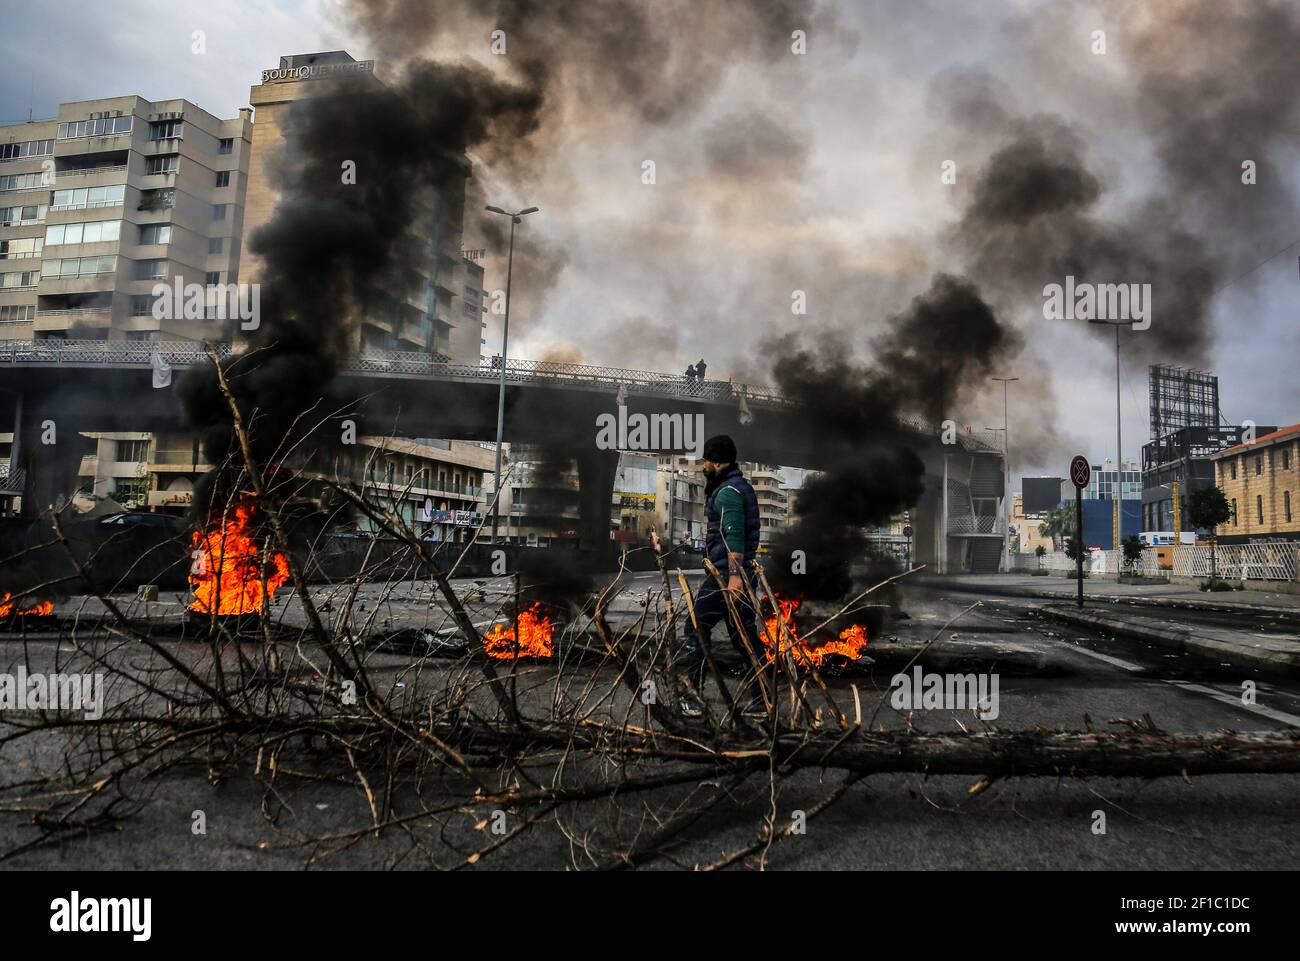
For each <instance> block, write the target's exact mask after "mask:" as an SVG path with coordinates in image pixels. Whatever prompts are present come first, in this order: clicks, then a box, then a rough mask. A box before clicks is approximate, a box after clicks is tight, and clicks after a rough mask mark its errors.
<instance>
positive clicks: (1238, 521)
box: [1210, 424, 1300, 543]
mask: <svg viewBox="0 0 1300 961" xmlns="http://www.w3.org/2000/svg"><path fill="white" fill-rule="evenodd" d="M1210 460H1211V462H1213V464H1214V473H1215V483H1216V484H1217V485H1218V487H1219V489H1220V490H1222V491H1223V493H1224V495H1225V496H1226V497H1227V499H1228V504H1229V506H1230V507H1231V508H1232V519H1231V520H1229V521H1228V523H1226V524H1223V525H1221V526H1220V527H1219V529H1218V536H1219V540H1221V541H1224V542H1227V543H1232V542H1234V541H1236V542H1248V541H1253V540H1300V424H1292V425H1291V426H1290V427H1283V428H1282V429H1280V430H1276V431H1273V432H1271V433H1268V434H1264V435H1261V436H1257V437H1256V438H1255V440H1254V441H1252V442H1251V443H1247V444H1238V445H1236V446H1234V447H1229V448H1227V449H1225V450H1222V451H1219V452H1218V453H1215V454H1211V455H1210Z"/></svg>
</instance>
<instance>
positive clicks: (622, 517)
mask: <svg viewBox="0 0 1300 961" xmlns="http://www.w3.org/2000/svg"><path fill="white" fill-rule="evenodd" d="M658 474H659V459H658V458H657V457H655V456H654V455H653V454H640V453H631V452H627V451H624V452H623V453H620V454H619V455H618V472H617V473H616V474H615V475H614V498H613V502H612V504H611V505H610V506H611V511H610V527H611V529H612V530H613V537H614V540H616V541H620V542H622V543H624V544H628V545H646V544H649V542H650V532H651V531H652V530H657V529H658V526H657V523H658V522H657V521H656V514H655V500H656V496H657V494H658V485H659V480H658Z"/></svg>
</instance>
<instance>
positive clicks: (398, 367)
mask: <svg viewBox="0 0 1300 961" xmlns="http://www.w3.org/2000/svg"><path fill="white" fill-rule="evenodd" d="M214 346H215V348H216V350H217V353H218V354H219V355H220V356H222V357H230V356H232V355H233V354H234V353H235V351H233V350H232V348H231V346H230V345H229V344H217V345H214ZM155 353H157V354H158V356H160V357H161V358H162V359H163V360H164V361H165V362H166V363H167V364H168V365H170V366H171V367H189V366H192V365H194V364H198V363H203V362H205V361H206V360H207V356H208V355H207V351H206V349H205V348H204V346H203V345H202V344H200V343H196V342H193V341H135V340H117V341H105V340H64V339H58V338H49V339H44V340H10V341H3V342H0V365H5V364H9V365H23V366H40V365H47V364H49V365H58V366H69V367H96V366H101V365H102V366H107V367H140V368H147V367H149V366H150V364H151V363H152V360H153V356H154V354H155ZM340 371H341V372H343V373H356V374H372V375H375V376H379V377H383V376H407V377H410V376H417V377H418V376H424V377H438V378H442V379H453V380H455V379H461V380H489V381H490V380H497V379H499V378H500V376H501V364H500V361H499V360H497V359H495V358H486V357H485V358H483V359H482V360H481V361H480V362H479V363H478V364H453V363H450V362H448V361H446V360H444V359H441V358H439V357H437V356H434V355H431V354H426V353H421V352H419V351H397V350H394V351H366V352H364V353H360V354H355V355H352V356H350V357H348V358H347V359H345V360H344V361H343V363H342V364H341V365H340ZM506 382H507V383H512V384H527V383H533V384H548V385H551V386H567V385H572V386H574V387H587V388H601V389H610V390H615V391H617V390H618V389H619V388H620V387H626V388H627V389H628V390H629V391H631V392H635V393H642V394H646V393H651V394H664V395H672V396H678V397H694V398H699V399H702V400H723V401H726V400H735V401H737V402H739V399H740V397H742V396H743V397H744V398H745V399H746V401H747V402H751V401H752V402H755V403H760V404H785V403H786V401H785V399H784V398H783V397H782V396H781V395H780V394H779V393H777V392H776V391H773V390H771V389H769V388H767V387H756V386H752V385H749V384H733V383H731V382H730V381H723V380H709V381H687V380H686V378H685V377H683V376H682V375H680V374H664V373H659V372H657V371H648V370H635V369H633V368H628V367H598V366H594V365H591V364H564V363H557V362H554V361H543V360H512V361H510V362H509V363H508V364H507V365H506Z"/></svg>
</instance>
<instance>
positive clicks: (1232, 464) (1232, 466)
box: [1228, 458, 1237, 480]
mask: <svg viewBox="0 0 1300 961" xmlns="http://www.w3.org/2000/svg"><path fill="white" fill-rule="evenodd" d="M1228 469H1229V470H1230V471H1232V479H1233V480H1236V479H1237V461H1236V458H1233V459H1232V460H1230V461H1228Z"/></svg>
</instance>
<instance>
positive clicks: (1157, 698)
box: [0, 574, 1300, 870]
mask: <svg viewBox="0 0 1300 961" xmlns="http://www.w3.org/2000/svg"><path fill="white" fill-rule="evenodd" d="M470 583H471V582H464V583H461V584H459V585H458V587H460V588H467V587H469V586H470ZM659 583H660V582H659V580H658V575H648V574H640V575H628V576H626V578H625V582H624V593H623V596H622V597H621V598H620V600H619V601H618V602H617V604H616V605H615V611H616V616H617V617H619V618H629V617H632V616H634V615H635V613H636V612H637V610H638V598H639V597H640V596H643V595H644V592H645V590H646V589H647V588H650V589H657V588H658V586H659ZM481 586H482V588H483V589H484V600H483V601H482V602H481V603H478V604H477V606H476V613H475V615H474V616H475V618H476V623H479V624H485V623H487V622H490V619H491V613H492V608H493V604H494V602H495V600H496V598H497V596H498V593H499V592H500V591H504V590H508V584H507V583H506V582H505V581H504V579H501V580H499V581H495V582H488V583H486V584H483V585H481ZM900 598H901V607H902V610H903V611H905V612H906V613H907V615H908V616H907V617H906V618H905V619H900V620H897V621H894V622H892V623H891V624H889V625H888V626H887V627H886V628H885V631H884V635H883V636H881V637H878V638H873V642H872V643H873V645H887V644H891V643H893V644H901V645H909V644H910V645H918V644H923V643H925V642H926V641H929V640H930V639H931V638H935V637H938V638H939V640H937V641H935V642H934V647H933V648H931V651H932V652H934V651H942V650H943V649H945V648H946V649H948V650H961V651H967V652H968V651H971V650H975V651H977V652H979V657H981V658H983V659H985V661H986V663H987V664H988V665H990V666H991V667H990V669H992V670H998V665H1005V666H1006V669H1005V670H1004V671H1003V674H1002V676H1001V680H1000V690H999V696H1000V703H999V716H998V717H997V719H996V720H995V721H993V722H992V723H994V724H995V725H996V726H997V727H998V728H999V729H1003V730H1016V729H1029V728H1032V727H1033V726H1034V725H1041V726H1043V727H1046V728H1062V729H1070V730H1082V729H1084V727H1085V725H1086V724H1091V725H1092V726H1093V727H1094V728H1095V729H1106V728H1107V727H1108V726H1111V725H1112V722H1114V721H1116V720H1118V719H1125V718H1126V719H1138V718H1141V717H1142V716H1143V715H1149V716H1150V717H1151V719H1152V720H1153V721H1154V722H1155V723H1156V725H1157V726H1158V727H1160V728H1161V729H1164V730H1168V731H1205V730H1217V729H1233V730H1238V731H1241V730H1277V729H1280V728H1283V727H1287V726H1300V685H1297V684H1295V683H1292V682H1289V681H1285V682H1279V681H1277V680H1276V679H1270V680H1267V681H1266V680H1260V679H1256V678H1253V677H1250V676H1249V675H1248V673H1246V672H1243V671H1241V670H1240V669H1236V668H1232V667H1231V666H1226V665H1221V664H1215V663H1212V662H1207V661H1205V660H1203V659H1198V658H1194V657H1191V656H1188V655H1184V654H1171V653H1169V652H1167V651H1164V650H1161V649H1158V648H1152V647H1149V646H1147V645H1144V644H1142V643H1140V642H1135V641H1125V640H1116V639H1108V638H1105V637H1103V636H1100V635H1097V634H1093V633H1090V632H1088V631H1084V630H1081V629H1074V628H1069V627H1062V626H1061V625H1059V624H1055V623H1052V622H1049V621H1045V620H1042V619H1040V618H1039V617H1038V616H1037V615H1036V609H1037V608H1038V607H1039V606H1042V605H1043V604H1046V603H1048V602H1047V601H1036V600H1033V599H1027V598H1008V597H996V596H979V595H972V594H971V593H969V592H966V591H961V592H956V591H952V592H945V591H944V590H943V589H932V588H925V587H904V588H903V589H902V590H901V591H900ZM286 603H287V602H286ZM1144 613H1145V614H1150V613H1152V612H1150V611H1149V610H1148V611H1144ZM367 614H369V615H372V616H373V617H374V619H375V622H376V624H378V623H381V622H382V621H383V620H385V619H388V620H390V621H393V622H395V623H402V622H404V621H405V620H407V619H408V618H410V617H413V616H417V615H418V616H423V617H426V618H436V610H434V609H433V607H432V606H431V600H430V598H429V597H428V596H427V595H425V594H423V593H421V592H420V590H419V589H418V588H416V589H413V591H412V594H411V596H410V598H409V599H401V600H394V599H392V598H389V599H387V600H384V599H380V598H378V597H370V598H369V599H368V600H367ZM286 616H288V615H286ZM1167 616H1168V617H1170V618H1174V619H1178V620H1180V621H1183V622H1184V623H1186V622H1188V621H1191V622H1205V623H1211V622H1212V623H1214V624H1215V625H1216V626H1225V625H1229V626H1236V627H1238V628H1239V629H1242V630H1258V631H1263V632H1268V631H1295V630H1296V625H1295V624H1294V623H1292V624H1288V623H1285V619H1282V620H1279V619H1277V618H1276V617H1274V618H1269V617H1259V618H1254V617H1244V618H1243V617H1241V616H1239V615H1222V616H1220V615H1217V614H1213V613H1209V612H1200V611H1196V612H1189V611H1169V612H1167ZM1196 619H1205V620H1204V621H1197V620H1196ZM59 646H60V645H59V642H58V641H56V640H53V639H47V640H38V641H31V642H30V643H29V645H28V649H27V655H26V656H27V657H28V658H30V659H32V660H33V662H34V663H40V662H44V663H47V664H52V663H53V662H54V660H55V658H56V657H57V656H58V650H59ZM870 650H871V647H869V648H868V652H870ZM20 656H22V652H21V650H20V647H19V645H18V644H17V643H16V642H15V640H14V639H10V640H7V641H0V661H3V662H4V663H3V664H0V670H11V669H12V665H13V664H14V663H15V662H16V661H17V659H18V658H19V657H20ZM388 661H389V662H391V665H392V667H391V670H392V672H393V674H392V676H393V677H397V676H398V674H397V672H398V671H399V670H400V667H401V664H402V663H403V662H402V659H401V658H398V657H391V656H390V657H389V658H388ZM1027 665H1028V668H1027V667H1026V666H1027ZM528 671H529V673H530V675H532V676H534V677H535V678H536V679H537V680H538V681H539V684H541V685H544V684H545V683H546V682H548V681H549V680H550V677H551V668H550V667H549V666H546V665H539V666H533V667H530V668H529V669H528ZM889 674H890V672H889V671H888V670H883V669H881V670H876V671H875V672H873V673H866V674H863V675H860V676H855V677H842V678H838V679H835V680H832V681H831V684H832V687H833V688H834V691H835V697H836V699H837V702H838V703H840V704H841V705H844V706H847V705H849V704H851V702H852V694H853V692H852V690H851V689H850V687H851V685H852V686H856V687H857V689H858V694H859V697H860V698H861V699H862V700H863V701H864V702H865V703H867V704H868V705H870V706H871V707H873V708H874V706H875V705H876V704H877V702H878V701H880V700H881V699H882V698H883V697H884V696H885V695H886V694H887V690H888V685H889ZM1247 681H1249V682H1253V683H1254V684H1255V686H1256V692H1257V698H1256V702H1255V703H1254V704H1250V705H1248V704H1244V703H1243V702H1242V696H1241V695H1242V683H1243V682H1247ZM878 723H883V724H885V725H886V726H888V727H900V726H903V725H906V724H909V723H910V724H911V725H912V726H913V727H915V728H917V729H920V730H925V731H955V730H957V729H958V728H959V727H960V726H966V727H971V726H972V725H974V724H976V723H977V722H975V721H974V720H973V718H972V716H971V715H970V713H969V712H965V713H963V712H958V711H924V712H914V713H912V714H911V716H910V717H905V716H903V715H901V714H899V713H897V712H894V711H893V710H891V709H890V708H888V707H886V708H885V709H884V710H882V711H881V714H880V717H879V721H878ZM57 753H58V746H57V745H56V744H52V743H47V744H41V745H34V744H33V745H27V746H24V747H22V748H21V749H19V750H16V749H15V748H14V747H13V746H6V747H4V748H0V761H3V762H5V763H0V778H3V779H4V781H5V782H8V783H12V782H13V781H14V780H16V779H20V778H21V777H23V776H24V775H25V773H26V772H28V771H30V766H31V765H33V764H34V765H37V766H44V765H46V764H48V763H50V762H51V761H52V760H55V759H57ZM838 777H839V775H831V774H827V775H825V776H822V775H820V774H818V773H816V772H807V773H805V774H803V775H801V776H800V777H798V778H796V779H793V780H792V781H790V782H788V783H787V784H786V785H785V788H784V790H783V791H782V793H780V794H779V795H778V797H777V798H776V800H775V804H776V808H777V812H778V818H779V819H784V818H788V817H791V816H793V812H795V811H799V810H804V811H806V810H808V809H810V808H811V807H812V806H813V805H815V804H816V803H817V801H818V800H819V799H821V798H822V797H824V796H825V795H826V794H827V793H828V791H830V790H831V789H832V788H833V787H834V786H835V784H836V781H837V778H838ZM974 780H975V779H973V778H968V777H951V776H945V777H929V778H927V777H924V776H922V775H919V774H908V775H885V776H876V777H872V778H870V779H868V780H866V781H864V782H863V783H861V784H860V785H857V786H855V787H854V788H852V789H851V790H850V792H849V793H848V794H847V795H846V796H845V797H844V798H843V799H842V800H841V801H840V802H839V803H838V804H836V805H835V806H833V807H831V808H830V809H829V810H828V811H827V812H826V813H825V814H823V815H821V816H819V817H817V818H815V819H813V820H810V821H809V822H808V826H807V832H806V834H803V835H797V836H794V837H791V838H790V839H789V840H787V841H785V842H784V843H782V844H779V845H777V846H775V847H774V848H773V849H772V851H771V853H770V858H769V861H768V864H769V866H770V867H773V868H802V869H809V870H814V869H815V870H825V869H837V868H838V869H844V868H870V869H881V868H883V869H893V868H899V869H916V868H956V869H979V868H1012V869H1014V868H1049V867H1050V868H1081V869H1120V868H1124V869H1146V868H1152V869H1165V868H1214V869H1271V868H1294V867H1295V866H1296V865H1297V864H1298V863H1300V802H1298V801H1297V799H1298V798H1300V776H1292V775H1276V776H1269V775H1241V776H1236V775H1234V776H1222V777H1200V778H1193V779H1191V780H1190V782H1189V781H1185V780H1182V779H1177V778H1163V779H1156V780H1151V781H1138V780H1131V779H1130V780H1115V779H1093V780H1083V779H1078V778H1071V777H1062V778H1061V779H1059V780H1054V779H1042V778H1039V779H1034V778H1023V779H1006V780H1004V781H997V782H994V783H993V785H992V786H990V787H988V788H987V789H986V790H983V791H980V792H978V793H974V794H972V793H971V788H972V787H973V781H974ZM766 787H767V786H766V781H762V783H758V782H757V781H755V782H752V783H750V784H747V785H743V786H742V787H741V788H740V789H738V790H737V792H736V799H737V801H738V803H740V804H741V805H742V806H741V809H740V811H737V810H736V809H735V808H734V807H733V806H732V805H731V802H730V801H728V802H727V803H726V804H724V805H719V806H718V808H717V809H716V810H717V812H718V813H716V814H715V815H711V816H709V817H706V818H704V819H703V820H701V821H700V822H699V823H698V824H697V825H696V826H695V828H694V829H693V832H694V833H693V836H694V838H695V839H696V844H695V846H694V847H693V848H692V849H691V850H690V851H689V852H686V853H685V854H684V855H683V859H682V860H680V861H677V862H675V861H674V860H673V859H672V858H668V859H664V860H661V861H659V862H657V865H658V866H659V867H674V866H681V867H689V866H691V865H693V864H696V863H699V861H701V860H708V859H709V858H711V857H716V856H718V855H720V854H721V853H722V852H724V851H727V850H731V849H734V848H737V847H740V846H743V845H745V844H747V843H749V842H750V841H752V840H753V838H754V831H755V825H756V824H757V819H758V818H760V817H761V816H762V815H763V813H764V812H765V811H766V810H767V805H768V803H769V798H768V796H767V790H766ZM726 789H727V788H726V786H724V785H719V784H711V783H708V782H705V783H702V784H699V785H693V786H692V787H691V789H690V790H691V791H692V792H693V793H694V794H695V796H696V797H697V798H699V797H706V798H707V797H711V796H713V795H717V794H720V793H721V792H723V791H724V790H726ZM261 800H262V799H261V794H260V791H259V790H258V789H257V787H256V786H255V785H253V784H251V783H249V782H247V781H241V780H239V779H230V780H225V781H222V782H221V783H220V784H217V785H213V784H211V783H209V781H208V778H207V777H206V776H205V775H204V772H201V771H193V772H177V773H176V774H175V775H174V776H172V777H170V778H169V779H167V781H166V783H165V784H162V785H161V786H160V789H159V790H158V791H157V793H156V794H155V795H153V797H152V798H151V799H150V800H149V801H148V802H147V804H146V806H145V808H144V810H142V811H141V812H140V813H139V814H137V815H136V816H135V817H133V818H131V819H130V820H128V821H127V822H126V823H125V824H124V825H122V827H121V830H120V831H115V832H110V833H102V834H91V835H88V836H81V835H70V836H69V837H68V838H67V839H66V840H64V841H63V842H62V843H61V844H59V845H57V846H51V847H45V848H41V849H37V850H34V851H31V852H28V853H26V854H22V855H19V856H18V857H16V858H13V859H11V860H7V861H0V868H4V867H23V868H31V867H55V866H58V867H96V868H132V867H177V868H197V867H255V868H296V867H300V866H302V865H304V863H305V862H307V861H308V860H309V859H310V858H311V857H312V856H313V853H316V852H314V850H313V849H310V848H301V847H295V846H293V845H291V844H289V845H288V846H285V845H286V844H288V841H287V835H286V834H282V833H280V830H281V829H288V828H290V827H292V828H293V829H295V830H297V831H301V832H307V833H322V832H328V831H337V830H344V829H353V828H356V827H359V826H364V825H365V824H366V823H367V822H368V818H369V814H368V812H367V810H366V806H365V803H364V801H363V800H362V798H361V796H360V794H359V793H358V791H357V790H356V788H355V786H354V785H351V784H331V783H324V782H313V783H297V784H291V783H290V782H285V786H284V792H283V796H282V798H280V801H281V802H282V803H283V805H284V806H283V808H282V809H281V810H280V812H279V818H280V820H279V827H278V828H277V827H273V826H272V825H271V824H270V823H268V822H267V821H266V820H264V819H263V816H262V807H261ZM195 810H202V811H204V812H205V816H206V818H207V824H208V833H207V834H206V835H203V836H196V835H194V834H193V833H192V831H191V816H192V813H193V812H194V811H195ZM1097 812H1103V813H1104V815H1105V821H1106V832H1105V833H1104V834H1098V833H1095V832H1094V825H1095V824H1096V823H1097V820H1098V815H1097ZM481 816H482V813H481V812H474V811H469V810H467V811H466V812H465V813H464V814H463V815H456V816H454V817H453V818H452V819H451V820H450V821H449V822H448V824H447V825H445V826H444V828H443V829H442V831H441V832H440V841H439V843H440V845H442V847H440V848H439V849H438V850H437V851H435V852H434V853H433V860H434V861H435V863H438V864H441V865H451V864H455V863H457V862H458V860H459V859H461V858H463V856H464V853H465V852H468V851H472V850H475V849H476V848H477V847H479V846H481V844H482V834H481V833H479V832H478V831H476V828H475V825H476V823H478V822H479V820H480V819H481ZM398 834H399V835H400V832H398ZM32 836H33V833H32V829H31V827H30V826H29V824H28V823H25V820H24V818H23V817H22V816H21V815H13V814H8V815H3V816H0V852H3V851H5V850H9V849H11V848H13V847H14V846H15V845H17V844H19V843H21V842H23V841H24V840H27V839H30V838H31V837H32ZM458 852H459V853H458ZM427 863H428V861H427V860H426V859H425V858H424V857H423V856H421V855H419V854H413V853H412V851H411V846H410V844H409V842H408V841H406V839H405V838H404V837H403V836H389V837H385V838H383V839H379V840H374V839H367V840H366V841H365V843H359V844H356V845H353V846H351V847H348V848H347V849H346V850H345V851H343V852H341V853H338V854H333V855H331V856H330V857H328V858H325V859H323V860H322V861H320V862H318V866H320V867H354V868H356V867H373V868H378V867H416V866H422V865H426V864H427ZM313 866H317V865H313ZM570 866H576V867H587V866H590V861H589V860H588V859H587V857H586V855H585V854H584V852H583V851H582V848H581V845H576V846H575V843H574V841H573V835H570V836H569V837H565V836H564V834H562V833H560V832H557V831H548V832H532V833H531V834H529V835H528V836H526V837H523V838H521V839H519V840H518V841H515V842H512V843H511V844H510V845H509V846H508V848H506V849H504V850H503V852H502V853H501V854H499V855H495V856H493V857H488V858H485V859H484V860H483V861H482V862H481V864H480V867H481V868H483V869H492V868H502V867H514V868H564V867H570Z"/></svg>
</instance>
